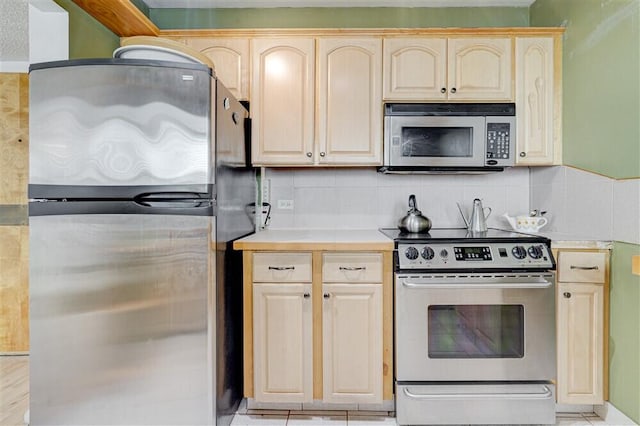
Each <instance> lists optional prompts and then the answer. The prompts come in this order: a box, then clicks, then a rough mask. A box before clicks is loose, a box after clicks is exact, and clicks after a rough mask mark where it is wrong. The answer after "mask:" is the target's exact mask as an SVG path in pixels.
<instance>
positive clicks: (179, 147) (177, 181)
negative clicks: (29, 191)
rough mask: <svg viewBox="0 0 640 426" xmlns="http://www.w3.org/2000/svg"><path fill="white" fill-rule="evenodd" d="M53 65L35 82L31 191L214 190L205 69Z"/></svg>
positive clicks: (34, 73) (33, 75) (35, 73)
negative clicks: (48, 188) (34, 186)
mask: <svg viewBox="0 0 640 426" xmlns="http://www.w3.org/2000/svg"><path fill="white" fill-rule="evenodd" d="M166 64H167V66H158V65H157V64H155V65H153V64H151V65H145V64H144V63H141V62H140V61H133V60H129V61H127V60H115V59H114V60H94V61H69V62H63V63H53V64H52V66H51V67H48V68H47V67H37V68H35V69H32V70H31V72H30V74H29V92H30V104H29V108H30V111H29V129H30V141H29V157H30V163H29V173H30V177H29V178H30V180H29V183H30V184H45V185H63V186H73V185H100V186H113V187H115V186H119V185H129V186H163V185H189V184H211V183H214V182H213V176H212V173H211V172H212V169H213V165H214V164H215V162H214V158H213V155H214V154H213V150H212V149H211V144H210V141H211V125H210V117H211V84H212V81H215V80H212V78H211V75H210V73H209V71H208V68H206V67H195V66H186V65H185V66H184V67H181V66H179V64H173V63H170V62H167V63H166Z"/></svg>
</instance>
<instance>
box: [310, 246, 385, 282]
mask: <svg viewBox="0 0 640 426" xmlns="http://www.w3.org/2000/svg"><path fill="white" fill-rule="evenodd" d="M322 281H323V282H340V283H349V282H363V283H364V282H366V283H380V282H382V254H381V253H325V254H324V255H323V256H322Z"/></svg>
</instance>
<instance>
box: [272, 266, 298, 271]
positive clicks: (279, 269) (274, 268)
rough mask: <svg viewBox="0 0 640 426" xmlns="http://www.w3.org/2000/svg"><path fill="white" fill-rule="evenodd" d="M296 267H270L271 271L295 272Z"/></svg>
mask: <svg viewBox="0 0 640 426" xmlns="http://www.w3.org/2000/svg"><path fill="white" fill-rule="evenodd" d="M294 269H296V267H295V266H269V270H270V271H293V270H294Z"/></svg>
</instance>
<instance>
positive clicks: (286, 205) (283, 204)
mask: <svg viewBox="0 0 640 426" xmlns="http://www.w3.org/2000/svg"><path fill="white" fill-rule="evenodd" d="M278 209H279V210H293V200H278Z"/></svg>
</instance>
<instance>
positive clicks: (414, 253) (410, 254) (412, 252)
mask: <svg viewBox="0 0 640 426" xmlns="http://www.w3.org/2000/svg"><path fill="white" fill-rule="evenodd" d="M404 255H405V256H407V259H409V260H416V259H417V258H418V249H417V248H415V247H409V248H407V249H406V250H405V251H404Z"/></svg>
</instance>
